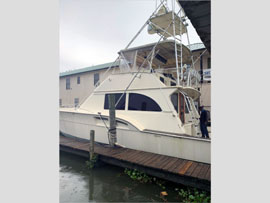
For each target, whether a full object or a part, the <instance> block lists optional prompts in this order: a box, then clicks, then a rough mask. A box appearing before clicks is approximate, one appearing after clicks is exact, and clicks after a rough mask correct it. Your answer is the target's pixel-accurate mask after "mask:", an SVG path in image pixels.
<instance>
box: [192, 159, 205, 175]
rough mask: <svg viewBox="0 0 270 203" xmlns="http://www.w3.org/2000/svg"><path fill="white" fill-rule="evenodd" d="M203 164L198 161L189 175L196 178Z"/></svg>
mask: <svg viewBox="0 0 270 203" xmlns="http://www.w3.org/2000/svg"><path fill="white" fill-rule="evenodd" d="M202 166H203V164H202V163H198V165H197V167H196V168H195V169H194V171H193V172H192V173H191V176H193V177H195V178H197V177H198V175H199V173H200V171H201V169H202Z"/></svg>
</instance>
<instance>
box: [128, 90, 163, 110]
mask: <svg viewBox="0 0 270 203" xmlns="http://www.w3.org/2000/svg"><path fill="white" fill-rule="evenodd" d="M128 110H132V111H161V108H160V107H159V105H158V104H157V103H156V102H155V101H154V100H153V99H151V98H150V97H148V96H145V95H142V94H135V93H130V94H129V101H128Z"/></svg>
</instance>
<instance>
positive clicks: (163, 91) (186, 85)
mask: <svg viewBox="0 0 270 203" xmlns="http://www.w3.org/2000/svg"><path fill="white" fill-rule="evenodd" d="M164 8H165V9H164ZM156 11H157V12H155V13H153V15H152V16H151V17H150V20H148V21H147V25H148V26H149V25H150V26H151V27H152V28H153V27H154V26H155V29H156V28H159V29H161V30H164V31H163V34H164V35H162V32H161V31H160V30H158V29H156V32H158V34H159V35H161V39H162V40H159V41H158V42H156V43H150V44H146V45H142V46H137V47H132V48H129V47H128V46H127V47H126V48H125V49H123V50H120V51H119V52H118V54H119V57H118V58H117V60H116V61H117V62H118V63H119V64H120V65H119V71H118V72H116V73H113V72H114V71H112V73H111V74H110V75H109V76H108V77H107V78H106V79H105V80H104V81H103V82H101V83H98V84H97V86H96V88H95V90H94V92H93V93H92V94H91V95H90V96H89V97H88V98H87V99H86V100H85V101H84V102H83V103H82V104H80V105H79V106H77V107H75V108H60V110H59V111H60V133H61V134H63V135H65V136H72V137H76V138H79V139H85V140H89V138H90V136H89V132H90V130H95V134H96V136H95V141H96V142H97V143H101V144H105V145H107V144H110V133H109V132H110V129H109V126H110V118H109V117H110V115H109V114H110V112H109V100H110V95H113V96H114V98H115V114H116V116H115V120H116V139H117V143H116V144H117V145H119V146H124V147H126V148H130V149H135V150H140V151H145V152H152V153H156V154H162V155H167V156H172V157H177V158H182V159H186V160H192V161H197V162H202V163H211V160H210V149H211V140H210V139H204V138H202V137H201V132H200V128H199V113H198V111H197V109H196V107H195V104H194V101H195V100H197V99H198V98H199V96H200V92H199V91H198V87H197V85H198V81H199V80H200V78H199V77H200V75H199V74H198V73H197V72H196V71H195V69H194V67H193V66H192V65H190V64H192V62H193V60H192V55H191V51H190V50H189V48H188V47H187V46H185V45H184V44H182V43H181V42H178V41H177V40H176V37H175V36H176V33H175V32H173V31H174V29H175V28H174V29H170V26H167V28H168V29H166V28H164V19H163V20H162V15H164V17H165V21H166V19H168V12H167V8H166V7H165V6H164V5H163V4H161V5H160V6H159V7H157V8H156ZM174 14H175V13H174V12H173V15H174ZM155 18H159V19H161V20H160V22H161V24H160V26H159V21H158V20H156V19H155ZM173 19H174V20H178V21H181V18H174V17H172V20H173ZM152 22H155V24H154V25H153V24H151V23H152ZM181 23H182V22H178V25H180V29H181V26H185V25H184V23H182V24H181ZM145 26H146V25H144V26H143V27H145ZM172 26H173V25H172ZM166 30H168V32H166ZM182 30H185V29H182ZM148 31H149V29H148ZM185 31H186V30H185ZM139 32H140V31H139ZM151 32H152V31H151ZM150 34H152V33H150ZM178 34H179V35H180V36H181V35H182V34H184V32H183V33H181V32H178ZM168 35H172V36H173V37H174V39H173V40H170V39H167V37H168ZM132 40H133V39H132ZM179 66H180V67H179ZM108 70H110V69H108Z"/></svg>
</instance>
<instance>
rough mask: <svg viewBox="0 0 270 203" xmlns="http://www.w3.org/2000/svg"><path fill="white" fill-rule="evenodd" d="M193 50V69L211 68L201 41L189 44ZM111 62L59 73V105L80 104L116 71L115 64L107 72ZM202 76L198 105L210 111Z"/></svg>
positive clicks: (208, 92)
mask: <svg viewBox="0 0 270 203" xmlns="http://www.w3.org/2000/svg"><path fill="white" fill-rule="evenodd" d="M190 48H191V50H192V52H193V56H194V57H193V58H194V62H195V69H196V70H197V71H199V72H205V71H208V73H209V72H210V71H209V70H210V69H211V59H210V55H209V53H208V51H207V50H206V49H205V47H204V45H203V44H202V43H197V44H192V45H191V46H190ZM111 65H112V63H105V64H101V65H97V66H92V67H86V68H82V69H77V70H73V71H67V72H62V73H60V80H59V83H60V85H59V87H60V88H59V90H60V94H59V105H60V106H62V107H74V106H77V105H78V104H81V103H82V102H83V101H84V100H85V99H86V98H87V97H88V96H89V95H90V94H91V93H92V92H93V90H94V89H95V86H96V85H98V84H99V83H101V82H102V81H103V80H104V79H106V78H107V76H108V75H110V74H111V72H112V71H115V72H118V71H119V69H118V68H115V67H118V65H117V64H116V65H115V66H114V67H112V69H111V70H110V71H109V72H106V71H107V69H108V68H109V67H110V66H111ZM202 78H204V79H203V80H201V84H200V85H199V87H200V91H201V97H200V100H199V101H198V106H201V105H203V106H205V109H206V110H209V111H211V78H210V79H209V77H208V78H205V77H202Z"/></svg>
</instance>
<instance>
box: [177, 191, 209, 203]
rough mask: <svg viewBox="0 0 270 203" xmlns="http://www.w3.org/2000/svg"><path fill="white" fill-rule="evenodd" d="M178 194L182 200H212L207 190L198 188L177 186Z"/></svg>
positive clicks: (186, 202)
mask: <svg viewBox="0 0 270 203" xmlns="http://www.w3.org/2000/svg"><path fill="white" fill-rule="evenodd" d="M175 191H176V192H177V193H178V196H179V197H180V198H181V200H182V202H184V203H188V202H210V201H211V198H210V196H209V195H207V193H206V192H205V191H202V192H199V191H198V190H197V189H196V188H192V189H190V188H188V189H187V190H183V189H180V190H179V189H178V188H175Z"/></svg>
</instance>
